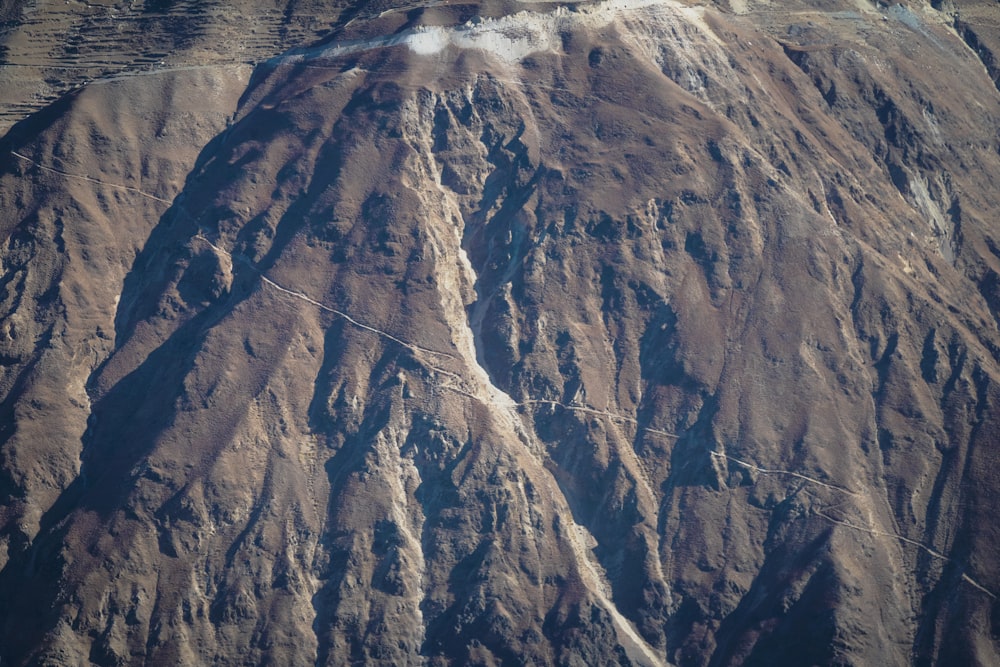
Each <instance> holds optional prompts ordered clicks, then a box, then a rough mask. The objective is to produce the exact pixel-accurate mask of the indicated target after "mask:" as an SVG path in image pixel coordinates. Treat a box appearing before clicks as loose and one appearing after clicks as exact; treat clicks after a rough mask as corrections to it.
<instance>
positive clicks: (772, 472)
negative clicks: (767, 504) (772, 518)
mask: <svg viewBox="0 0 1000 667" xmlns="http://www.w3.org/2000/svg"><path fill="white" fill-rule="evenodd" d="M709 454H711V455H712V456H715V457H717V458H722V459H726V460H728V461H732V462H733V463H735V464H737V465H741V466H743V467H744V468H747V469H748V470H753V471H754V472H759V473H761V474H762V475H788V476H790V477H797V478H799V479H802V480H805V481H807V482H810V483H811V484H816V485H818V486H822V487H825V488H827V489H831V490H833V491H839V492H840V493H846V494H847V495H849V496H857V495H859V494H858V492H857V491H852V490H851V489H847V488H844V487H843V486H838V485H836V484H830V483H829V482H824V481H822V480H819V479H816V478H815V477H810V476H809V475H803V474H802V473H800V472H795V471H794V470H776V469H774V468H761V467H760V466H758V465H754V464H753V463H748V462H747V461H742V460H740V459H738V458H736V457H734V456H729V455H728V454H723V453H722V452H709Z"/></svg>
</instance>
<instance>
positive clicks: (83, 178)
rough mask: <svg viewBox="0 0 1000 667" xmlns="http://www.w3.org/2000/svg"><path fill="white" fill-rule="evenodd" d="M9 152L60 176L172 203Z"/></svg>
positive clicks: (134, 189)
mask: <svg viewBox="0 0 1000 667" xmlns="http://www.w3.org/2000/svg"><path fill="white" fill-rule="evenodd" d="M10 154H11V155H13V156H14V157H16V158H20V159H22V160H24V161H25V162H30V163H31V164H33V165H34V166H35V167H37V168H38V169H41V170H42V171H47V172H49V173H52V174H59V175H60V176H65V177H66V178H75V179H77V180H80V181H87V182H88V183H95V184H97V185H103V186H105V187H109V188H116V189H118V190H125V191H126V192H132V193H134V194H137V195H139V196H140V197H145V198H146V199H152V200H153V201H158V202H161V203H163V204H172V203H173V202H171V201H170V200H169V199H163V198H162V197H157V196H156V195H151V194H149V193H148V192H145V191H143V190H140V189H139V188H135V187H132V186H131V185H121V184H118V183H108V182H107V181H101V180H98V179H96V178H91V177H90V176H82V175H80V174H73V173H70V172H68V171H63V170H62V169H56V168H55V167H47V166H45V165H44V164H41V163H40V162H36V161H35V160H32V159H31V158H30V157H28V156H27V155H21V154H20V153H18V152H17V151H11V152H10Z"/></svg>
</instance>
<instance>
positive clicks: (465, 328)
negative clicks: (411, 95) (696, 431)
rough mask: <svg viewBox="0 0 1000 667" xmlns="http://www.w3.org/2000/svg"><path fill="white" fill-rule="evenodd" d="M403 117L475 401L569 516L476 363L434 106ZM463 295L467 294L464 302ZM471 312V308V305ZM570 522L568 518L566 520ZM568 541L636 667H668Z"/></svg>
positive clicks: (574, 531) (512, 409)
mask: <svg viewBox="0 0 1000 667" xmlns="http://www.w3.org/2000/svg"><path fill="white" fill-rule="evenodd" d="M404 113H408V114H410V115H411V117H410V119H409V120H410V122H411V123H412V124H413V125H414V126H415V127H418V128H422V131H418V132H416V133H415V135H414V136H412V137H410V139H411V141H413V142H414V144H415V147H416V148H417V149H418V156H417V158H416V160H415V164H413V165H411V166H410V169H407V170H406V172H405V173H407V174H415V175H416V180H415V181H414V182H413V183H411V186H412V187H413V188H414V192H415V193H416V194H417V196H419V197H421V199H422V200H423V202H424V208H425V210H426V211H427V212H428V214H429V215H428V216H427V231H428V234H429V235H430V239H431V248H432V250H433V255H434V259H435V277H436V279H437V287H438V290H439V294H440V299H441V306H442V309H443V311H444V316H445V318H446V320H447V322H448V325H449V328H450V330H451V332H452V339H453V342H454V344H455V346H456V348H457V349H458V350H459V351H460V353H461V354H462V357H463V360H464V361H465V368H466V369H467V370H468V371H469V372H470V373H471V374H472V377H471V378H469V382H470V384H471V386H472V393H473V394H474V395H475V398H476V400H478V401H480V402H482V403H484V404H485V405H487V406H489V407H491V408H492V410H491V414H492V415H493V417H494V418H495V419H496V420H497V422H498V426H500V427H501V429H502V430H503V431H506V432H507V433H510V434H511V435H512V436H514V437H513V438H512V439H511V441H510V444H511V445H513V446H517V445H521V446H523V447H524V449H525V450H527V451H525V452H524V453H523V454H522V455H521V456H519V457H518V458H519V459H520V460H521V461H522V462H523V463H533V464H534V465H531V468H533V470H534V473H535V476H539V477H542V479H543V480H544V481H545V483H546V484H547V486H548V487H549V495H550V498H551V501H552V503H553V505H555V506H556V507H557V508H559V510H560V512H559V514H560V516H562V517H571V516H572V512H571V511H570V509H569V507H568V505H567V503H566V501H565V497H564V496H563V495H562V493H561V491H560V490H559V486H558V484H557V483H556V481H555V480H554V479H552V477H551V475H550V474H549V473H547V471H545V468H544V466H543V465H541V463H540V462H539V459H540V457H541V456H542V453H543V448H542V447H541V446H540V445H538V443H537V442H535V440H536V439H535V438H534V437H533V436H532V435H531V434H530V433H529V432H528V431H527V429H526V428H525V426H524V424H523V422H522V421H521V417H520V415H519V414H518V407H519V405H518V403H517V402H515V401H514V400H513V399H512V398H511V397H510V395H509V394H507V393H506V392H504V391H503V390H501V389H500V388H499V387H497V386H496V385H495V384H494V383H493V380H492V378H490V376H489V373H488V371H487V370H486V369H485V368H484V367H483V365H482V364H481V363H480V359H481V358H482V353H483V350H482V349H481V340H482V336H481V335H480V332H479V330H478V327H479V325H480V321H481V314H479V315H480V316H479V317H477V316H476V314H474V315H473V316H472V317H470V316H469V314H468V311H467V309H466V305H467V303H472V302H473V301H474V300H475V285H476V283H477V281H478V276H477V275H476V272H475V269H474V268H473V266H472V263H471V262H470V261H469V258H468V256H467V255H466V253H465V250H464V249H463V248H462V237H461V231H462V226H464V222H463V217H462V214H461V209H460V207H459V204H458V202H457V201H456V200H455V198H454V195H452V194H451V193H449V191H448V190H447V189H446V188H445V187H444V186H443V185H442V183H441V174H440V171H439V169H438V166H437V161H436V159H435V157H434V154H433V151H432V148H431V146H430V144H429V139H428V138H429V137H431V136H432V133H431V131H430V128H431V123H432V122H433V121H432V118H433V115H432V114H433V108H430V109H420V108H417V107H416V103H413V105H411V106H410V107H409V108H408V109H407V110H406V111H404ZM428 184H432V185H433V186H434V191H435V193H434V196H433V197H428V194H427V193H428V192H429V188H428V187H427V185H428ZM463 295H467V296H466V297H465V298H463ZM473 309H474V310H475V306H473ZM569 521H572V519H569ZM565 533H566V535H565V536H566V541H567V543H568V545H569V547H570V549H571V551H572V553H573V555H574V557H575V560H576V561H577V564H578V566H579V570H578V571H579V573H580V576H581V578H582V580H583V584H584V585H585V586H586V587H587V589H588V590H589V591H590V592H591V594H592V595H593V596H594V598H595V599H596V601H597V602H598V604H600V606H601V607H603V608H604V609H605V611H606V612H607V613H608V615H609V616H610V617H611V620H612V622H613V623H614V626H615V628H616V631H617V632H618V635H619V640H620V641H621V642H622V647H623V648H625V650H626V652H627V653H628V654H629V657H630V658H631V659H632V660H635V661H636V662H638V663H639V664H643V665H652V666H655V667H660V666H663V665H667V664H668V663H667V662H666V661H665V660H664V659H663V658H662V657H661V656H660V655H658V654H657V652H656V651H655V649H653V648H652V647H651V646H650V645H649V644H647V643H646V642H645V640H643V638H642V637H641V636H640V635H639V633H638V632H636V630H635V628H633V627H632V624H631V622H630V621H629V620H628V619H627V618H625V616H624V615H623V614H622V613H621V612H620V611H619V610H618V608H617V606H616V605H615V603H614V601H613V600H612V598H611V595H610V592H609V591H610V587H609V586H608V584H607V579H606V577H604V576H602V573H601V571H600V569H599V568H600V566H599V565H598V564H597V563H596V562H595V559H594V556H593V554H592V553H591V551H590V549H589V548H588V547H587V546H586V544H587V543H596V540H594V537H593V536H592V535H591V534H590V533H589V532H588V531H587V529H586V528H585V527H584V526H581V525H579V524H577V523H575V522H572V526H571V528H570V530H567V531H565Z"/></svg>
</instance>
